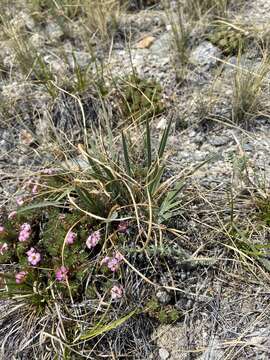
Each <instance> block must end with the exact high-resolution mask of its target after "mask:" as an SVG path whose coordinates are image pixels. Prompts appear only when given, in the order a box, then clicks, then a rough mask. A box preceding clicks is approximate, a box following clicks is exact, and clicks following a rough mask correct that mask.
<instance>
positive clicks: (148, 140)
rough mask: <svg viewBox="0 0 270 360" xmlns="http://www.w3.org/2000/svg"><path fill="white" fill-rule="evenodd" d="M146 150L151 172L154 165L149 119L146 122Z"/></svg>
mask: <svg viewBox="0 0 270 360" xmlns="http://www.w3.org/2000/svg"><path fill="white" fill-rule="evenodd" d="M146 148H147V167H148V170H149V169H150V167H151V163H152V147H151V133H150V126H149V120H148V119H147V120H146Z"/></svg>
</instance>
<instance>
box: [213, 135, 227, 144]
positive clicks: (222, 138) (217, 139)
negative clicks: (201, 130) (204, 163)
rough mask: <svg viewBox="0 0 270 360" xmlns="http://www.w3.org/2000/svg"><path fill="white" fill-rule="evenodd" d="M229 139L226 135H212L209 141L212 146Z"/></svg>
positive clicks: (224, 142)
mask: <svg viewBox="0 0 270 360" xmlns="http://www.w3.org/2000/svg"><path fill="white" fill-rule="evenodd" d="M229 141H230V139H229V138H228V137H227V136H213V137H212V138H211V139H209V142H210V144H211V145H213V146H223V145H227V144H228V143H229Z"/></svg>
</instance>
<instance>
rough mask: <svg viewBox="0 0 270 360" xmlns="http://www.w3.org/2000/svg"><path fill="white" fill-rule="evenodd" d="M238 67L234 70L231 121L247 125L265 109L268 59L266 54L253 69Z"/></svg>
mask: <svg viewBox="0 0 270 360" xmlns="http://www.w3.org/2000/svg"><path fill="white" fill-rule="evenodd" d="M240 61H241V57H240V56H239V57H238V65H237V67H236V69H235V74H234V79H233V94H232V120H233V122H234V123H236V124H241V123H242V124H244V125H248V123H250V121H251V120H252V119H254V118H256V116H258V115H259V113H260V111H262V109H264V112H265V111H266V109H265V105H266V102H265V92H264V91H265V87H266V85H268V83H267V75H268V73H269V70H270V67H269V66H270V63H269V57H268V55H267V54H266V55H265V56H264V57H263V59H262V61H261V63H260V64H259V65H258V66H257V67H256V68H254V69H247V68H243V66H242V65H240Z"/></svg>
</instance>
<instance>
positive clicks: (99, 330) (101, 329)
mask: <svg viewBox="0 0 270 360" xmlns="http://www.w3.org/2000/svg"><path fill="white" fill-rule="evenodd" d="M136 313H137V310H133V311H131V312H130V313H129V314H127V315H126V316H123V317H122V318H120V319H117V320H115V321H112V322H111V323H109V324H105V325H100V326H98V327H94V328H93V329H90V330H89V331H88V332H87V333H86V334H84V335H82V336H81V337H80V340H89V339H93V338H95V337H96V336H99V335H102V334H104V333H106V332H108V331H110V330H113V329H116V328H117V327H118V326H120V325H122V324H124V323H125V322H126V321H127V320H128V319H130V318H131V317H132V316H133V315H134V314H136Z"/></svg>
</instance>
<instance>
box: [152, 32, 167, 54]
mask: <svg viewBox="0 0 270 360" xmlns="http://www.w3.org/2000/svg"><path fill="white" fill-rule="evenodd" d="M171 44H172V34H171V33H169V32H167V33H165V34H163V35H161V36H160V38H158V39H157V40H156V41H154V43H153V45H152V46H151V47H150V49H149V51H150V52H151V53H152V54H155V55H158V56H159V57H160V58H164V57H165V58H167V57H168V54H169V52H170V49H171Z"/></svg>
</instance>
